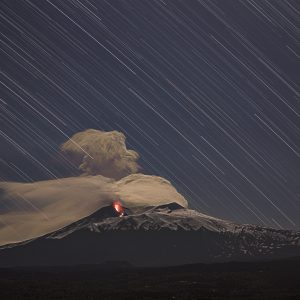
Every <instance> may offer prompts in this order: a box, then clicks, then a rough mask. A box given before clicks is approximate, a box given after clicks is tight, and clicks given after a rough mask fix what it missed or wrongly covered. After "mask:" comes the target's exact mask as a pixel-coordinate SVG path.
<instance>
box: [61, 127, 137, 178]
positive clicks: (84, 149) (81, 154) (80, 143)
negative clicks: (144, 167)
mask: <svg viewBox="0 0 300 300" xmlns="http://www.w3.org/2000/svg"><path fill="white" fill-rule="evenodd" d="M125 140H126V138H125V135H124V134H123V133H121V132H118V131H110V132H104V131H100V130H95V129H88V130H85V131H83V132H79V133H76V134H75V135H73V136H72V137H71V139H70V140H68V141H67V142H65V143H64V144H62V145H61V147H60V149H61V153H62V154H63V155H64V156H65V157H66V158H67V159H68V160H70V161H71V162H72V163H73V164H75V165H76V166H77V167H78V169H79V170H80V172H81V174H82V175H103V176H105V177H110V178H114V179H120V178H122V177H124V176H127V175H129V174H133V173H136V172H137V171H138V170H139V165H138V163H137V160H138V158H139V155H138V153H137V152H135V151H133V150H127V148H126V144H125Z"/></svg>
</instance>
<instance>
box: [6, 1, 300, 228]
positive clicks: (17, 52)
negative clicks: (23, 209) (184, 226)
mask: <svg viewBox="0 0 300 300" xmlns="http://www.w3.org/2000/svg"><path fill="white" fill-rule="evenodd" d="M299 10H300V7H299V3H298V1H296V0H285V1H279V0H278V1H269V0H243V1H236V0H227V1H217V0H187V1H180V0H164V1H161V0H153V1H138V0H127V1H120V0H116V1H113V2H111V1H106V0H103V1H96V0H80V1H79V0H66V1H59V0H42V1H40V0H34V1H33V0H24V1H10V0H2V1H1V3H0V28H1V29H0V41H1V45H0V51H1V75H0V86H1V95H0V114H1V115H0V122H1V128H0V145H1V147H0V179H1V180H2V181H20V182H34V181H37V180H45V179H55V178H61V177H64V174H65V172H66V170H67V171H68V174H71V175H72V174H74V176H75V175H76V174H78V168H77V166H76V164H74V162H73V161H71V159H68V158H66V157H64V156H62V155H61V152H60V149H59V147H60V145H61V144H62V143H63V142H65V140H66V139H67V140H69V142H70V143H73V144H74V146H75V147H78V148H81V150H82V151H84V152H85V155H87V156H88V158H89V159H90V160H93V159H94V157H93V156H92V155H91V153H90V152H89V151H86V150H84V149H83V148H82V147H81V146H80V144H79V143H77V142H76V141H75V140H72V138H71V137H72V136H73V135H74V134H75V133H77V132H79V131H83V130H86V129H89V128H94V129H97V130H102V131H113V130H117V131H120V132H122V133H124V135H125V136H126V137H127V144H128V148H130V149H134V150H136V151H137V152H138V153H139V154H140V160H139V164H140V166H141V169H142V171H143V173H147V174H154V175H159V176H162V177H165V178H166V179H168V180H170V181H171V182H172V183H173V184H174V186H176V188H177V189H178V191H180V192H181V193H182V194H183V195H184V196H185V198H186V199H188V200H189V203H190V205H191V206H192V208H195V209H198V210H200V211H202V212H204V213H207V214H209V215H214V216H217V217H219V218H224V219H230V220H233V221H237V222H241V223H254V224H255V223H256V224H260V225H264V226H271V227H276V228H292V229H300V183H299V178H300V118H299V117H300V97H299V78H300V72H299V57H300V48H299V34H298V32H299ZM57 162H61V164H63V165H64V169H63V168H61V167H60V165H59V164H58V163H57ZM24 201H25V202H26V199H24ZM1 205H3V203H2V204H1V203H0V210H1ZM27 205H30V203H27ZM116 205H117V204H116V203H115V204H114V206H115V209H116V210H117V211H118V212H120V213H121V214H122V213H123V212H121V210H120V211H119V210H118V209H123V207H122V205H121V206H120V207H119V206H117V207H116ZM34 209H38V208H34ZM123 210H124V209H123ZM40 212H41V214H43V212H42V211H40ZM43 216H44V217H45V218H46V217H48V216H46V215H43ZM0 222H1V220H0ZM12 230H13V228H12Z"/></svg>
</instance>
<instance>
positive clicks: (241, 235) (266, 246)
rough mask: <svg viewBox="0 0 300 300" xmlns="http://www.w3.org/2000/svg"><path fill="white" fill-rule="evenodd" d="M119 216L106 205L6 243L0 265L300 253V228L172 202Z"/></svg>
mask: <svg viewBox="0 0 300 300" xmlns="http://www.w3.org/2000/svg"><path fill="white" fill-rule="evenodd" d="M127 213H128V215H126V216H122V217H119V216H118V213H117V212H116V211H115V210H114V209H113V207H111V206H108V207H104V208H102V209H100V210H99V211H97V212H96V213H94V214H92V215H90V216H88V217H86V218H83V219H81V220H79V221H77V222H75V223H73V224H71V225H69V226H67V227H65V228H63V229H61V230H58V231H55V232H53V233H51V234H48V235H46V236H43V237H40V238H38V239H35V240H32V241H29V242H27V243H25V244H24V243H21V244H13V245H7V246H4V247H2V249H1V251H0V266H21V265H22V266H30V265H70V264H71V265H72V264H94V263H102V262H105V261H108V260H117V261H129V262H131V263H133V264H136V265H148V266H152V265H178V264H185V263H195V262H214V261H228V260H255V259H266V258H267V259H271V258H279V257H289V256H296V255H299V254H300V232H294V231H290V230H276V229H272V228H265V227H260V226H255V225H239V224H235V223H233V222H230V221H225V220H220V219H217V218H214V217H211V216H207V215H204V214H201V213H200V212H197V211H194V210H190V209H186V208H183V207H181V206H180V205H178V204H177V203H172V204H169V205H162V206H157V207H148V208H135V209H134V210H131V211H127Z"/></svg>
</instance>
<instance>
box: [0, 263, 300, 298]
mask: <svg viewBox="0 0 300 300" xmlns="http://www.w3.org/2000/svg"><path fill="white" fill-rule="evenodd" d="M299 278H300V258H294V259H288V260H280V261H268V262H230V263H220V264H194V265H184V266H177V267H165V268H137V267H134V266H131V265H130V264H128V263H126V262H108V263H106V264H101V265H84V266H72V267H56V268H55V267H51V268H50V267H48V268H46V267H39V268H8V269H0V298H1V299H5V300H9V299H30V300H31V299H32V300H34V299H72V300H77V299H89V300H92V299H101V300H102V299H111V300H114V299H118V300H120V299H128V300H129V299H130V300H132V299H139V300H143V299H162V300H163V299H180V300H187V299H190V300H192V299H193V300H194V299H247V300H250V299H260V300H264V299H272V300H273V299H282V300H286V299H294V300H296V299H300V285H299Z"/></svg>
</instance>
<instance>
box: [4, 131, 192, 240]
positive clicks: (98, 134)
mask: <svg viewBox="0 0 300 300" xmlns="http://www.w3.org/2000/svg"><path fill="white" fill-rule="evenodd" d="M60 150H61V153H62V155H64V156H65V157H66V159H67V160H70V161H72V163H73V164H75V165H76V166H77V168H78V169H79V171H80V176H77V177H67V178H61V179H53V180H45V181H37V182H33V183H18V182H0V245H4V244H8V243H14V242H21V241H25V240H28V239H32V238H36V237H39V236H42V235H44V234H47V233H50V232H53V231H55V230H58V229H60V228H62V227H64V226H67V225H69V224H71V223H73V222H76V221H78V220H80V219H82V218H83V217H85V216H88V215H90V214H92V213H94V212H95V211H97V210H99V209H101V208H102V207H104V206H108V205H111V204H112V202H113V200H115V199H120V200H121V202H122V204H123V205H124V206H125V207H128V208H133V207H148V206H157V205H163V204H168V203H171V202H177V203H178V204H180V205H181V206H183V207H187V206H188V203H187V201H186V200H185V198H184V197H183V196H182V195H181V194H179V193H178V191H177V190H176V189H175V187H174V186H173V185H172V184H171V183H170V182H169V181H168V180H166V179H164V178H162V177H159V176H152V175H144V174H136V172H138V170H139V166H138V163H137V160H138V158H139V155H138V153H137V152H135V151H133V150H128V149H127V148H126V144H125V136H124V134H122V133H120V132H117V131H111V132H103V131H99V130H94V129H89V130H86V131H83V132H79V133H77V134H75V135H74V136H73V137H72V138H71V139H70V140H68V141H67V142H65V143H63V144H62V145H61V147H60ZM99 174H100V175H99Z"/></svg>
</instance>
